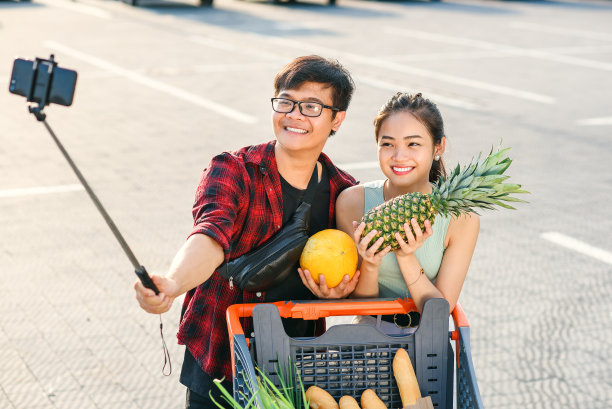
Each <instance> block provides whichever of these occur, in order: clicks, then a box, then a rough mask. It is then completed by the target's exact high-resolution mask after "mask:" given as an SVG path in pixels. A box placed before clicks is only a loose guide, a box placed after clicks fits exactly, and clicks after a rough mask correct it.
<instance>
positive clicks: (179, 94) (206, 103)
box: [43, 41, 257, 124]
mask: <svg viewBox="0 0 612 409" xmlns="http://www.w3.org/2000/svg"><path fill="white" fill-rule="evenodd" d="M43 45H44V46H45V47H48V48H51V49H53V50H56V51H59V52H62V53H65V54H68V55H70V56H71V57H73V58H76V59H79V60H81V61H85V62H87V63H88V64H91V65H93V66H95V67H98V68H101V69H103V70H106V71H110V72H113V73H115V74H116V75H119V76H122V77H124V78H127V79H129V80H132V81H134V82H137V83H139V84H141V85H144V86H146V87H149V88H152V89H155V90H157V91H161V92H164V93H166V94H168V95H172V96H173V97H176V98H179V99H182V100H184V101H187V102H190V103H193V104H196V105H198V106H201V107H203V108H206V109H208V110H210V111H213V112H216V113H218V114H220V115H223V116H226V117H228V118H230V119H233V120H236V121H240V122H243V123H246V124H254V123H256V122H257V118H255V117H254V116H251V115H248V114H245V113H242V112H239V111H237V110H235V109H232V108H229V107H227V106H225V105H223V104H220V103H218V102H214V101H211V100H210V99H207V98H204V97H201V96H199V95H196V94H193V93H191V92H188V91H185V90H183V89H180V88H178V87H174V86H172V85H168V84H165V83H163V82H161V81H157V80H154V79H153V78H149V77H147V76H145V75H142V74H139V73H137V72H135V71H131V70H128V69H125V68H122V67H119V66H118V65H115V64H113V63H111V62H108V61H105V60H103V59H101V58H98V57H95V56H93V55H89V54H86V53H83V52H81V51H78V50H75V49H74V48H71V47H68V46H65V45H63V44H60V43H58V42H56V41H45V42H43Z"/></svg>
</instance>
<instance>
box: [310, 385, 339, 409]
mask: <svg viewBox="0 0 612 409" xmlns="http://www.w3.org/2000/svg"><path fill="white" fill-rule="evenodd" d="M306 399H308V402H309V405H310V409H340V407H339V406H338V404H337V403H336V400H335V399H334V397H333V396H331V395H330V394H329V393H328V392H327V391H326V390H324V389H321V388H319V387H318V386H315V385H312V386H311V387H310V388H308V390H307V391H306Z"/></svg>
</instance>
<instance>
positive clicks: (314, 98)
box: [278, 92, 325, 105]
mask: <svg viewBox="0 0 612 409" xmlns="http://www.w3.org/2000/svg"><path fill="white" fill-rule="evenodd" d="M278 97H279V98H289V99H290V98H291V94H289V93H288V92H281V93H280V94H278ZM300 102H318V103H319V104H323V105H325V102H323V101H321V100H320V99H319V98H316V97H308V98H306V99H304V100H303V101H300Z"/></svg>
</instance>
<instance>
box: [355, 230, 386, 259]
mask: <svg viewBox="0 0 612 409" xmlns="http://www.w3.org/2000/svg"><path fill="white" fill-rule="evenodd" d="M365 226H366V225H365V223H364V222H361V223H360V224H357V222H356V221H353V228H354V229H355V231H354V232H353V240H354V241H355V245H356V246H357V252H358V253H359V256H360V257H361V259H362V260H363V262H364V263H366V264H369V265H371V266H372V267H378V266H380V263H381V262H382V259H383V257H384V256H386V255H387V253H389V251H391V246H387V247H385V248H384V249H382V250H380V251H378V250H379V249H380V246H381V245H382V243H383V241H384V239H383V238H382V237H380V238H379V239H378V240H376V241H375V242H374V244H372V246H370V247H369V248H368V244H370V241H372V239H373V238H374V237H375V236H376V234H378V231H377V230H372V231H371V232H369V233H368V234H366V235H365V237H364V238H363V239H362V238H361V235H362V234H363V230H364V229H365Z"/></svg>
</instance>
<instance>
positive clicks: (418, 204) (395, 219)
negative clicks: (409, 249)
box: [361, 192, 437, 250]
mask: <svg viewBox="0 0 612 409" xmlns="http://www.w3.org/2000/svg"><path fill="white" fill-rule="evenodd" d="M436 213H437V211H436V209H435V207H434V205H433V204H432V202H431V197H430V195H428V194H425V193H421V192H414V193H407V194H404V195H401V196H397V197H395V198H393V199H391V200H389V201H387V202H385V203H382V204H380V205H378V206H376V207H374V208H373V209H372V210H370V211H369V212H367V213H366V214H365V215H364V216H363V217H362V218H361V221H362V222H365V229H364V231H363V234H362V237H363V236H365V235H367V234H368V233H369V232H371V231H372V230H377V231H378V233H377V234H376V236H374V238H373V239H372V240H371V241H370V244H369V245H368V247H369V246H371V245H372V244H374V242H376V240H378V239H379V238H380V237H381V236H382V237H383V239H384V241H383V243H382V244H381V246H380V247H379V250H383V249H384V248H385V247H387V246H391V249H392V250H397V249H399V248H400V245H399V243H398V241H397V240H396V238H395V233H396V232H399V234H400V236H401V237H402V240H404V241H405V242H407V238H406V233H405V232H404V227H403V226H404V223H406V222H410V219H412V218H415V219H416V220H417V222H418V224H419V227H420V228H421V231H425V220H429V221H430V223H431V225H432V226H433V224H434V220H435V216H436ZM410 230H411V231H412V234H414V230H413V229H412V225H410Z"/></svg>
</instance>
